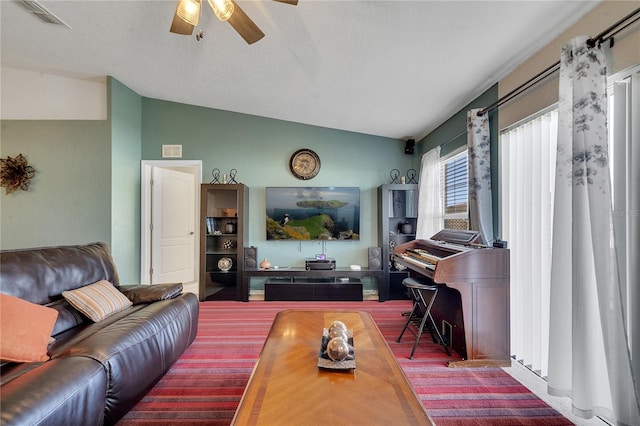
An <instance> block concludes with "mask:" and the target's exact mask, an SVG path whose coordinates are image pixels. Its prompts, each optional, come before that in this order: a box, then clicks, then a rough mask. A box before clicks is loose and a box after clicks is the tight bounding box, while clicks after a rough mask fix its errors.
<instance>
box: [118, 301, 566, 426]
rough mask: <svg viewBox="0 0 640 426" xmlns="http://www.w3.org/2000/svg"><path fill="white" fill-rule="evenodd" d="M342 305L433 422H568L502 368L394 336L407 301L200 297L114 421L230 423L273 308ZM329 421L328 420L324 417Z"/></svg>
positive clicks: (498, 425) (427, 341)
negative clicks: (365, 322)
mask: <svg viewBox="0 0 640 426" xmlns="http://www.w3.org/2000/svg"><path fill="white" fill-rule="evenodd" d="M285 309H346V310H360V311H366V312H369V313H370V314H371V316H372V317H373V319H374V320H375V322H376V324H377V325H378V327H379V328H380V331H381V332H382V334H383V335H384V337H385V339H386V340H387V343H388V344H389V346H390V347H391V350H392V351H393V353H394V355H395V356H396V358H397V360H398V363H399V364H400V366H401V367H402V369H403V370H404V372H405V374H406V375H407V377H408V379H409V381H410V382H411V384H412V385H413V387H414V388H415V390H416V393H417V394H418V396H419V397H420V399H421V400H422V402H423V404H424V406H425V407H426V408H427V411H428V412H429V414H430V416H431V418H432V419H433V420H434V422H435V423H436V424H437V425H445V426H447V425H462V426H465V425H469V426H470V425H474V426H475V425H491V426H494V425H495V426H502V425H550V426H551V425H571V424H573V423H571V422H570V421H569V420H567V419H566V418H564V417H563V416H562V415H560V414H559V413H558V412H557V411H555V410H554V409H552V408H551V407H549V406H548V405H547V404H546V403H545V402H544V401H542V400H541V399H540V398H538V397H537V396H536V395H534V394H533V393H531V392H530V391H529V390H528V389H527V388H526V387H525V386H523V385H521V384H520V383H519V382H518V381H517V380H515V379H514V378H512V377H511V376H510V375H509V374H507V373H506V372H505V371H503V370H502V369H500V368H448V367H447V366H446V362H447V361H448V360H450V359H455V358H450V357H448V356H447V355H446V354H445V353H444V350H443V349H442V347H441V346H438V345H436V344H434V343H432V341H431V339H430V336H428V335H427V336H426V337H423V339H422V340H421V342H420V345H419V346H418V348H417V350H416V353H415V356H414V359H413V360H410V359H408V355H409V353H410V351H411V346H412V344H413V336H412V335H411V334H410V333H405V336H404V337H403V340H402V342H401V343H396V339H397V337H398V335H399V334H400V331H401V330H402V327H403V325H404V321H405V317H403V316H402V315H401V312H404V311H407V310H409V309H410V303H409V302H408V301H387V302H384V303H379V302H376V301H365V302H258V301H252V302H249V303H243V302H230V301H216V302H204V303H201V304H200V318H199V329H198V335H197V337H196V340H195V342H194V343H193V344H192V345H191V346H190V347H189V348H188V349H187V351H186V352H185V353H184V354H183V355H182V357H181V358H180V359H179V360H178V361H177V362H176V363H175V364H174V365H173V367H172V368H171V370H170V371H169V372H168V373H167V374H166V375H165V376H164V377H163V378H162V380H161V381H160V382H159V383H158V384H157V385H156V386H155V387H154V388H153V389H152V390H151V391H150V392H149V393H148V394H147V396H146V397H145V398H144V399H143V400H142V401H140V402H139V403H138V404H137V405H136V406H135V407H134V408H133V409H132V410H131V411H130V412H129V413H128V414H127V415H126V416H125V417H124V418H123V419H122V420H121V421H120V422H119V423H118V425H121V426H124V425H142V424H153V425H179V424H185V425H186V424H207V425H228V424H230V422H231V419H232V418H233V414H234V412H235V410H236V407H237V406H238V404H239V402H240V398H241V397H242V392H243V391H244V387H245V386H246V384H247V382H248V380H249V376H250V375H251V372H252V370H253V366H254V364H255V363H256V361H257V359H258V356H259V354H260V350H261V349H262V345H263V344H264V341H265V338H266V336H267V334H268V332H269V328H270V327H271V323H272V322H273V319H274V317H275V315H276V313H277V312H279V311H281V310H285ZM323 426H326V425H323Z"/></svg>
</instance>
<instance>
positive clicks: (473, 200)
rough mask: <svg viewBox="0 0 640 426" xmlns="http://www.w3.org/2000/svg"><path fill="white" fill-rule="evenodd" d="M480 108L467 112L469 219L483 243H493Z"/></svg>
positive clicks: (485, 129)
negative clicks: (478, 232)
mask: <svg viewBox="0 0 640 426" xmlns="http://www.w3.org/2000/svg"><path fill="white" fill-rule="evenodd" d="M479 111H480V110H479V109H472V110H471V111H469V112H467V150H468V157H469V218H470V222H471V229H473V230H475V231H480V233H481V235H482V239H483V240H484V241H483V242H484V244H491V243H492V242H493V211H492V205H491V161H490V157H489V148H490V146H489V115H488V114H482V115H481V116H478V112H479Z"/></svg>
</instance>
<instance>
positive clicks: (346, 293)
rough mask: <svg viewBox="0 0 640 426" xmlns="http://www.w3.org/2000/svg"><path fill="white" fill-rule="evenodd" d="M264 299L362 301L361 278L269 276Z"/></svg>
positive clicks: (265, 285) (265, 284)
mask: <svg viewBox="0 0 640 426" xmlns="http://www.w3.org/2000/svg"><path fill="white" fill-rule="evenodd" d="M264 300H315V301H321V300H322V301H340V300H344V301H362V281H361V280H360V279H359V278H347V279H346V280H340V279H339V278H336V277H330V278H307V277H290V278H269V279H268V280H267V281H265V283H264Z"/></svg>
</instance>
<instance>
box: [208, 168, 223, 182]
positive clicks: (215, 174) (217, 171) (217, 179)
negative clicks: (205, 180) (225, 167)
mask: <svg viewBox="0 0 640 426" xmlns="http://www.w3.org/2000/svg"><path fill="white" fill-rule="evenodd" d="M211 176H213V179H211V182H209V183H220V169H213V170H211Z"/></svg>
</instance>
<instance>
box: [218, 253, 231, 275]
mask: <svg viewBox="0 0 640 426" xmlns="http://www.w3.org/2000/svg"><path fill="white" fill-rule="evenodd" d="M232 266H233V261H232V260H231V259H230V258H228V257H222V258H220V260H218V268H220V270H221V271H223V272H227V271H229V270H230V269H231V267H232Z"/></svg>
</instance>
